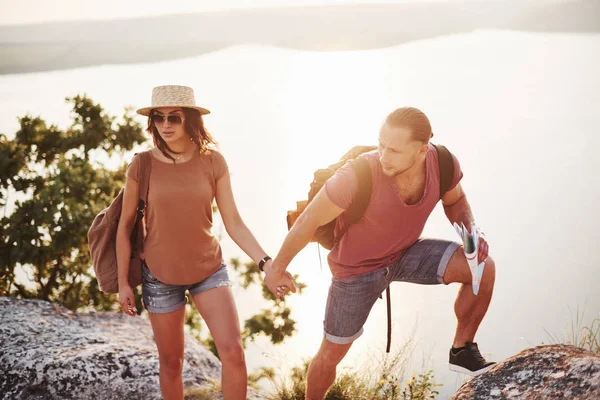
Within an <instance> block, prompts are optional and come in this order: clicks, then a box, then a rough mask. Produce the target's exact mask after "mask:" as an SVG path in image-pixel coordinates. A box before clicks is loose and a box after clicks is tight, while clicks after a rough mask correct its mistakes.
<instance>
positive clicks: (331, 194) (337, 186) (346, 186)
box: [324, 163, 358, 210]
mask: <svg viewBox="0 0 600 400" xmlns="http://www.w3.org/2000/svg"><path fill="white" fill-rule="evenodd" d="M324 189H325V194H327V197H328V198H329V200H331V202H332V203H333V204H335V205H336V206H338V207H340V208H343V209H344V210H346V209H348V207H350V204H351V203H352V200H353V199H354V195H355V194H356V191H357V190H358V178H357V177H356V173H355V172H354V169H353V168H352V166H351V165H350V163H346V164H345V165H344V166H343V167H341V168H340V169H338V170H337V171H336V173H335V174H334V175H333V176H332V177H331V178H329V179H328V180H327V182H325V185H324Z"/></svg>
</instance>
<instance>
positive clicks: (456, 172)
mask: <svg viewBox="0 0 600 400" xmlns="http://www.w3.org/2000/svg"><path fill="white" fill-rule="evenodd" d="M452 161H453V162H454V175H453V176H452V184H451V185H450V188H449V189H448V190H452V189H454V188H455V187H456V185H458V183H459V182H460V180H461V179H462V178H463V172H462V169H460V163H459V162H458V158H456V156H455V155H454V154H452Z"/></svg>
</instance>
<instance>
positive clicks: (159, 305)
mask: <svg viewBox="0 0 600 400" xmlns="http://www.w3.org/2000/svg"><path fill="white" fill-rule="evenodd" d="M221 286H231V281H230V280H229V275H228V274H227V266H226V265H225V264H222V265H221V267H220V268H219V269H218V270H217V271H216V272H215V273H214V274H212V275H211V276H209V277H208V278H206V279H204V280H202V281H200V282H198V283H194V284H192V285H170V284H168V283H163V282H161V281H159V280H158V279H157V278H156V277H155V276H154V275H152V273H151V272H150V270H149V269H148V266H147V265H146V262H145V261H143V262H142V299H143V300H144V307H146V310H148V311H149V312H151V313H154V314H166V313H170V312H173V311H176V310H179V309H180V308H182V307H184V306H185V304H186V303H187V298H186V295H185V291H186V290H188V291H189V292H190V295H191V296H194V295H196V294H198V293H202V292H205V291H207V290H209V289H214V288H218V287H221Z"/></svg>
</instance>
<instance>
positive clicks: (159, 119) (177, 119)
mask: <svg viewBox="0 0 600 400" xmlns="http://www.w3.org/2000/svg"><path fill="white" fill-rule="evenodd" d="M150 119H151V120H152V122H154V123H155V124H163V123H164V122H165V119H166V120H167V121H169V123H171V124H173V125H179V124H181V123H183V121H185V118H183V117H182V116H180V115H177V114H173V115H167V116H164V115H161V114H152V115H151V116H150Z"/></svg>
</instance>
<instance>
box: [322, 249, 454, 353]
mask: <svg viewBox="0 0 600 400" xmlns="http://www.w3.org/2000/svg"><path fill="white" fill-rule="evenodd" d="M459 247H460V245H459V244H458V243H455V242H450V241H446V240H436V239H419V240H417V241H416V242H415V243H414V244H412V245H411V246H410V247H408V248H407V249H405V250H404V251H403V253H402V255H401V256H400V258H399V259H398V261H396V262H395V263H394V264H392V265H390V266H388V267H385V268H381V269H377V270H375V271H371V272H367V273H366V274H361V275H355V276H351V277H347V278H335V277H334V278H332V280H331V286H330V287H329V295H328V297H327V306H326V308H325V320H324V321H323V324H324V331H325V332H324V333H325V338H326V339H327V340H329V341H330V342H332V343H337V344H348V343H352V342H353V341H354V340H356V339H357V338H358V337H359V336H360V335H362V333H363V325H364V324H365V322H366V320H367V317H368V316H369V313H370V312H371V308H373V304H375V301H376V300H377V299H378V298H379V296H380V295H381V293H383V291H384V290H385V289H386V288H387V287H388V285H389V284H390V283H391V282H393V281H400V282H410V283H418V284H422V285H436V284H441V283H444V273H445V272H446V267H447V266H448V262H449V261H450V258H451V257H452V255H453V254H454V252H455V251H456V249H458V248H459Z"/></svg>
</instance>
